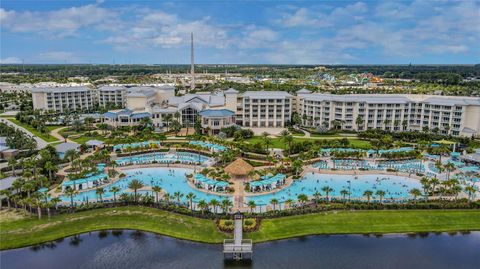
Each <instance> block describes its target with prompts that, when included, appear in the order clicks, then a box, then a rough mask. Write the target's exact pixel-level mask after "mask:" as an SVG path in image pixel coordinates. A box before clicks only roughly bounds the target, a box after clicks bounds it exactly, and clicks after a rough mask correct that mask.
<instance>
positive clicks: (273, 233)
mask: <svg viewBox="0 0 480 269" xmlns="http://www.w3.org/2000/svg"><path fill="white" fill-rule="evenodd" d="M0 226H1V229H0V249H9V248H17V247H22V246H27V245H32V244H37V243H41V242H46V241H51V240H55V239H58V238H63V237H66V236H70V235H74V234H78V233H84V232H88V231H94V230H102V229H136V230H144V231H150V232H155V233H159V234H164V235H168V236H172V237H177V238H182V239H188V240H193V241H199V242H206V243H221V242H223V239H224V238H227V237H229V236H227V235H225V234H223V233H221V232H219V231H218V230H217V229H216V227H215V224H214V221H213V220H204V219H198V218H193V217H188V216H183V215H178V214H174V213H170V212H165V211H161V210H157V209H152V208H144V207H134V206H129V207H119V208H115V209H96V210H90V211H84V212H80V213H75V214H64V215H60V216H55V217H53V218H52V219H51V220H50V221H48V220H47V219H46V217H44V218H43V219H42V220H38V219H36V218H35V217H26V218H19V217H18V214H17V215H16V214H12V213H11V212H10V213H9V212H6V211H1V214H0ZM466 230H470V231H473V230H477V231H478V230H480V210H448V211H441V210H410V211H407V210H404V211H355V212H351V211H345V212H344V211H341V212H337V213H335V212H328V213H318V214H310V215H300V216H293V217H284V218H277V219H264V220H262V223H261V226H260V230H259V231H257V232H254V233H251V234H246V235H245V236H246V237H247V238H252V239H253V240H254V241H255V242H261V241H268V240H276V239H282V238H289V237H296V236H304V235H310V234H355V233H357V234H359V233H407V232H448V231H466Z"/></svg>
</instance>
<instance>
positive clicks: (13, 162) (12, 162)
mask: <svg viewBox="0 0 480 269" xmlns="http://www.w3.org/2000/svg"><path fill="white" fill-rule="evenodd" d="M8 165H9V166H10V168H11V169H12V173H13V176H16V174H15V166H16V165H17V159H15V158H14V157H10V158H8Z"/></svg>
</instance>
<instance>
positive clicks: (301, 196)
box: [297, 193, 308, 206]
mask: <svg viewBox="0 0 480 269" xmlns="http://www.w3.org/2000/svg"><path fill="white" fill-rule="evenodd" d="M297 200H298V202H299V203H300V204H301V205H302V206H305V204H306V203H307V201H308V196H307V195H305V194H303V193H302V194H299V195H298V196H297Z"/></svg>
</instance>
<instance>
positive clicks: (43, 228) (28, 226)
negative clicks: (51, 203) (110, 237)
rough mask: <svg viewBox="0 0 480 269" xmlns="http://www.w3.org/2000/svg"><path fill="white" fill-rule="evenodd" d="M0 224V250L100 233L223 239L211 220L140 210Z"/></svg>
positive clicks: (88, 212) (131, 209)
mask: <svg viewBox="0 0 480 269" xmlns="http://www.w3.org/2000/svg"><path fill="white" fill-rule="evenodd" d="M115 211H116V212H115ZM2 215H3V214H2ZM0 224H1V230H0V249H8V248H16V247H22V246H27V245H32V244H36V243H41V242H47V241H51V240H55V239H58V238H62V237H66V236H70V235H74V234H78V233H84V232H88V231H93V230H102V229H138V230H144V231H151V232H155V233H159V234H164V235H168V236H172V237H177V238H183V239H189V240H194V241H200V242H207V243H220V242H222V241H223V239H224V238H226V235H224V234H222V233H221V232H219V231H218V230H217V229H216V227H215V223H214V222H213V221H212V220H204V219H198V218H193V217H188V216H183V215H178V214H173V213H169V212H166V211H161V210H157V209H152V208H144V207H119V208H116V209H97V210H90V211H84V212H80V213H75V214H63V215H60V216H55V217H53V218H52V219H51V220H50V221H48V220H47V218H46V216H45V218H42V220H38V219H37V218H35V217H33V218H26V219H22V220H13V221H7V222H1V223H0Z"/></svg>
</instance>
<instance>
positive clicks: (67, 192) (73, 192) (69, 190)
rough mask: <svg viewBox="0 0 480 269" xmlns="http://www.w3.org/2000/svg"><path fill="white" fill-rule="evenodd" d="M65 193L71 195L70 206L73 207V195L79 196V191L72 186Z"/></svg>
mask: <svg viewBox="0 0 480 269" xmlns="http://www.w3.org/2000/svg"><path fill="white" fill-rule="evenodd" d="M65 194H66V195H67V196H69V197H70V207H71V208H72V209H73V197H75V196H77V194H78V192H77V191H76V190H74V189H72V188H68V189H67V190H66V191H65Z"/></svg>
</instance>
